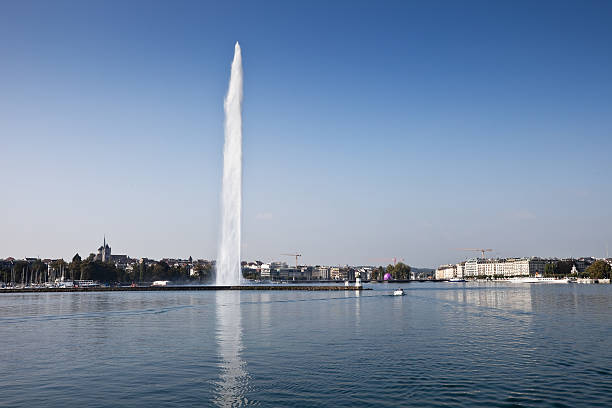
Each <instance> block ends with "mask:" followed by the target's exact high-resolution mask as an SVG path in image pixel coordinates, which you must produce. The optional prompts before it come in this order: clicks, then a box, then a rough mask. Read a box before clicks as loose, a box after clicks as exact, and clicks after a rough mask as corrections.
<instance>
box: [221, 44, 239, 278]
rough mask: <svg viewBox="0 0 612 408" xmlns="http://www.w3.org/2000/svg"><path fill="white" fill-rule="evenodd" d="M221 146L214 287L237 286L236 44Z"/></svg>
mask: <svg viewBox="0 0 612 408" xmlns="http://www.w3.org/2000/svg"><path fill="white" fill-rule="evenodd" d="M224 109H225V146H224V147H223V187H222V192H221V239H220V242H219V251H218V254H217V285H239V284H240V282H241V281H242V271H241V268H240V236H241V225H240V222H241V221H240V218H241V217H240V216H241V211H242V54H241V51H240V44H238V42H236V46H235V48H234V60H233V61H232V72H231V76H230V82H229V88H228V90H227V96H226V97H225V103H224Z"/></svg>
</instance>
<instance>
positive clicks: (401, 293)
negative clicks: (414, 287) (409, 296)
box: [393, 288, 405, 296]
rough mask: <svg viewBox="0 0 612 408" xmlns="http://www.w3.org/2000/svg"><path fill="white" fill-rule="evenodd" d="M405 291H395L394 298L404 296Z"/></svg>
mask: <svg viewBox="0 0 612 408" xmlns="http://www.w3.org/2000/svg"><path fill="white" fill-rule="evenodd" d="M404 295H405V293H404V289H402V288H399V289H395V291H394V292H393V296H404Z"/></svg>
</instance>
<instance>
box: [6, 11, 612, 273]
mask: <svg viewBox="0 0 612 408" xmlns="http://www.w3.org/2000/svg"><path fill="white" fill-rule="evenodd" d="M611 21H612V2H609V1H592V2H588V1H574V2H565V1H551V2H546V1H538V2H533V1H525V2H521V1H505V2H503V1H495V2H491V1H482V2H456V1H448V2H436V1H422V2H406V1H401V2H396V3H395V2H374V1H372V2H356V1H350V2H327V1H325V2H320V3H317V2H312V1H308V2H306V1H305V2H301V3H299V2H278V3H274V2H271V3H266V2H253V1H251V2H236V1H224V2H216V3H213V2H210V3H209V2H202V1H197V2H196V1H194V2H180V1H166V2H155V1H128V2H126V1H117V2H112V1H86V2H85V1H74V2H64V1H53V2H51V1H2V2H0V141H1V145H0V151H1V156H0V157H1V158H0V183H1V186H2V198H1V199H0V257H7V256H14V257H24V256H41V257H64V258H70V257H72V255H73V254H74V253H75V252H77V251H78V252H79V253H80V254H81V255H84V256H86V255H87V254H89V253H90V252H92V251H94V250H95V249H96V248H97V247H98V246H99V245H100V242H101V240H102V236H103V234H105V233H106V235H107V239H108V240H109V242H110V244H111V246H112V247H113V252H114V253H127V254H129V255H131V256H134V257H143V256H146V257H153V258H160V257H188V256H190V255H191V256H193V257H194V258H196V257H197V258H207V259H210V258H214V257H215V255H216V250H217V236H218V215H219V198H218V197H219V191H220V180H221V171H222V148H223V105H222V102H223V97H224V94H225V92H226V88H227V82H228V79H229V67H230V63H231V60H232V53H233V49H234V47H233V46H234V43H235V41H237V40H238V41H240V43H241V46H242V52H243V60H244V75H245V98H244V146H243V149H244V150H243V152H244V179H243V182H244V193H243V199H244V202H243V209H244V212H243V245H244V250H243V258H244V259H245V260H253V259H261V260H264V261H268V260H273V259H279V258H281V257H280V256H279V254H281V253H284V252H288V251H295V250H297V251H300V252H301V253H302V254H304V257H303V262H306V263H325V264H339V263H341V264H344V263H350V264H360V263H385V259H390V258H391V257H394V256H395V257H397V258H398V259H401V258H403V259H405V261H406V262H407V263H409V264H411V265H414V266H436V265H438V264H440V263H446V262H454V261H458V260H461V259H464V258H465V257H468V256H471V255H473V254H472V253H467V252H461V251H458V250H456V248H461V247H486V248H493V249H495V252H494V254H493V255H494V256H531V255H540V256H559V257H562V256H580V255H595V256H603V255H604V253H605V246H606V243H610V245H611V246H612V182H611V175H612V79H611V73H612V23H611ZM287 261H290V259H289V258H287Z"/></svg>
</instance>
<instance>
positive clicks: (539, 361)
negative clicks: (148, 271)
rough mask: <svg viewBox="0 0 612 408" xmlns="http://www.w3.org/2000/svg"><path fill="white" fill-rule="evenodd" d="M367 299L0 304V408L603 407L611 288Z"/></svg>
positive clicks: (420, 292) (161, 295) (92, 297)
mask: <svg viewBox="0 0 612 408" xmlns="http://www.w3.org/2000/svg"><path fill="white" fill-rule="evenodd" d="M397 286H403V287H404V289H405V290H406V293H407V295H406V296H403V297H394V296H391V293H392V291H393V289H394V288H396V287H397ZM370 287H372V288H373V289H374V290H372V291H363V292H361V293H355V292H346V293H345V292H301V291H296V292H285V291H243V292H237V291H217V292H209V291H193V292H189V291H187V292H112V293H45V294H29V293H28V294H2V293H0V368H1V371H0V373H1V374H0V405H3V406H11V407H33V406H49V407H66V406H88V407H116V406H130V407H144V406H147V407H148V406H243V405H244V406H246V405H253V406H271V407H277V406H313V407H316V406H334V407H337V406H346V407H349V406H373V407H374V406H376V407H380V406H418V407H424V406H465V407H474V406H483V407H490V406H504V407H506V406H508V407H509V406H556V407H575V406H608V407H609V406H612V316H611V312H612V285H578V284H569V285H555V284H535V285H528V284H510V283H505V284H501V283H499V284H494V283H492V284H484V283H416V282H415V283H410V284H404V285H392V286H390V285H387V284H375V285H371V286H370Z"/></svg>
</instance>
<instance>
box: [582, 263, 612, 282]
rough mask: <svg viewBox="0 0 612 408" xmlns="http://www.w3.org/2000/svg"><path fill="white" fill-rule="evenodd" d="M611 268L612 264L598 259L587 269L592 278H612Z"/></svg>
mask: <svg viewBox="0 0 612 408" xmlns="http://www.w3.org/2000/svg"><path fill="white" fill-rule="evenodd" d="M611 270H612V267H610V264H608V263H607V262H606V261H602V260H598V261H595V262H593V264H592V265H590V266H589V267H588V268H587V269H586V273H587V274H588V276H589V277H590V278H591V279H610V271H611Z"/></svg>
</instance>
